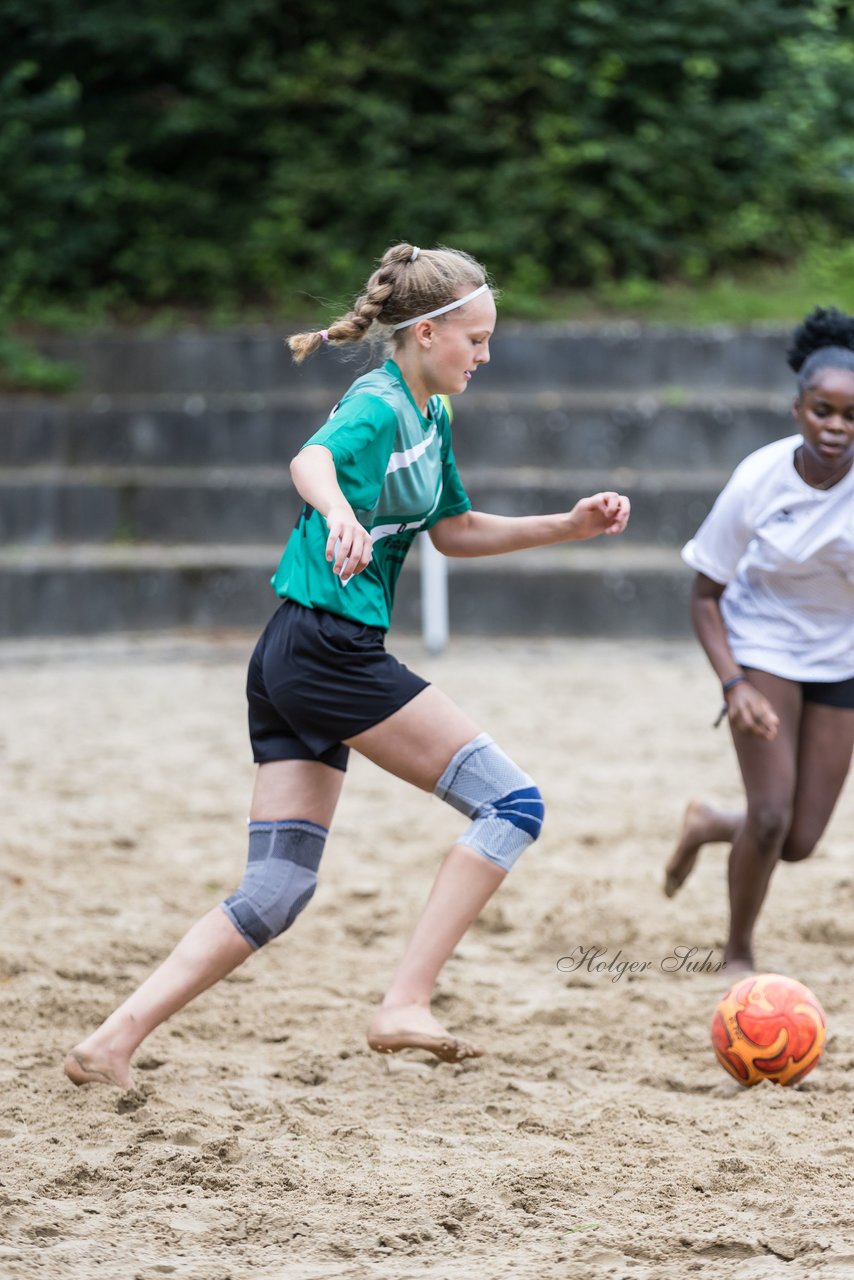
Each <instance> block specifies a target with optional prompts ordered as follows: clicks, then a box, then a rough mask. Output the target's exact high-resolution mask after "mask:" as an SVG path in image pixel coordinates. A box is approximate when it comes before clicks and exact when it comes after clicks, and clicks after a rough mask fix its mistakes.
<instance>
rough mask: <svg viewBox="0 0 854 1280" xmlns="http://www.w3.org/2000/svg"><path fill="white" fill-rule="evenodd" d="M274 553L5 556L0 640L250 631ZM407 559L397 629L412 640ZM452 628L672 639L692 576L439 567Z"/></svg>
mask: <svg viewBox="0 0 854 1280" xmlns="http://www.w3.org/2000/svg"><path fill="white" fill-rule="evenodd" d="M279 554H280V547H279V546H278V545H276V546H272V545H257V546H244V547H235V546H233V545H229V546H205V547H198V546H172V547H164V546H157V545H151V544H148V545H136V546H132V547H130V546H127V547H104V546H84V545H80V546H76V547H55V546H52V547H32V546H29V547H20V546H19V547H5V548H3V549H2V550H0V635H2V636H4V637H18V636H51V635H93V634H97V633H101V632H111V631H112V632H115V631H136V630H139V631H145V630H158V629H162V628H164V627H173V628H174V627H190V628H195V627H201V628H209V627H259V626H260V625H262V623H263V622H264V620H265V619H266V618H267V617H269V615H270V614H271V613H272V611H273V609H274V608H275V607H276V600H275V597H274V596H273V594H272V591H271V589H270V586H269V579H270V576H271V574H272V573H273V571H274V569H275V566H276V564H277V562H278V558H279ZM417 568H418V553H417V550H416V551H415V552H414V553H413V554H412V555H411V556H410V557H409V559H408V561H407V564H406V567H405V569H404V572H403V574H402V576H401V581H400V585H399V598H398V607H397V608H396V610H395V629H396V630H398V631H413V630H417V629H418V627H419V625H420V621H419V575H418V572H417ZM449 571H450V572H449V588H450V611H451V626H452V629H453V630H454V631H455V632H458V633H469V634H495V635H516V634H519V635H523V634H524V635H553V634H561V635H578V636H586V635H603V634H611V635H628V636H676V635H685V634H687V633H688V630H689V623H688V595H689V592H690V582H691V573H690V571H688V570H687V569H686V568H685V567H684V566H683V565H682V564H681V562H680V560H679V557H678V553H677V552H675V551H673V550H670V549H662V548H657V547H648V546H642V545H641V546H635V547H631V546H622V547H621V546H620V545H619V543H618V542H617V541H613V542H612V541H610V540H609V542H608V543H607V544H602V545H601V546H598V547H595V548H594V546H593V545H592V544H590V545H586V544H576V545H574V546H572V545H570V546H561V547H550V548H544V549H541V550H539V551H529V552H521V553H518V554H517V555H514V556H505V557H494V558H487V559H483V560H451V561H449Z"/></svg>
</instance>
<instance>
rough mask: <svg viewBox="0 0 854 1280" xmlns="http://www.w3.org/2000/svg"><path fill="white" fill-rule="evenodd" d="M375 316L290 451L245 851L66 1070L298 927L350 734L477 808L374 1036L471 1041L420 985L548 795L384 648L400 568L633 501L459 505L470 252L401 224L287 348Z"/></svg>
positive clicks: (479, 319)
mask: <svg viewBox="0 0 854 1280" xmlns="http://www.w3.org/2000/svg"><path fill="white" fill-rule="evenodd" d="M375 325H376V326H379V327H381V329H382V330H383V331H384V332H385V333H386V334H387V335H389V336H390V337H391V340H392V343H393V355H394V358H393V359H389V360H387V361H386V363H385V364H384V365H383V366H382V367H381V368H378V369H374V370H373V371H372V372H371V373H368V374H365V375H364V376H363V377H361V378H359V379H357V380H356V382H355V383H354V384H353V386H352V387H351V388H350V390H349V391H348V392H347V394H346V395H345V396H344V398H343V399H342V400H341V402H340V404H339V405H337V406H336V408H335V409H334V410H333V413H332V416H331V417H330V418H329V420H328V422H327V423H326V424H325V425H324V426H323V427H321V429H320V430H319V431H318V432H317V434H316V435H314V436H313V437H312V438H311V440H309V441H308V444H307V445H306V446H305V448H304V449H303V451H302V452H301V453H300V454H299V455H298V456H297V458H296V459H294V462H293V464H292V468H291V470H292V475H293V479H294V483H295V485H296V487H297V490H298V491H299V493H300V496H301V497H302V498H303V501H304V504H305V505H304V507H303V510H302V514H301V516H300V519H299V521H298V524H297V527H296V529H295V530H294V532H293V534H292V536H291V539H290V541H289V543H288V546H287V548H286V550H285V553H284V556H283V558H282V562H281V564H280V566H279V569H278V572H277V574H276V577H275V586H276V590H277V592H278V594H279V595H280V596H281V597H282V599H283V603H282V605H281V607H280V608H279V610H278V612H277V613H276V614H275V615H274V617H273V618H272V619H271V621H270V623H269V625H268V626H267V628H266V630H265V632H264V634H263V636H262V637H261V639H260V641H259V643H258V646H257V647H256V649H255V652H254V654H253V656H252V660H251V662H250V665H249V677H248V685H247V693H248V697H249V730H250V737H251V740H252V747H253V754H254V759H255V760H256V762H257V763H258V766H259V768H258V773H257V778H256V784H255V792H254V795H253V798H252V807H251V812H250V826H249V860H248V864H247V868H246V873H245V875H244V877H243V880H242V881H241V884H240V886H239V887H238V889H237V890H236V891H235V893H233V894H232V895H231V896H230V897H229V898H228V899H226V901H225V902H223V903H221V904H220V905H219V906H217V907H214V908H213V909H212V910H211V911H209V912H208V914H207V915H205V916H204V917H203V918H202V919H201V920H199V921H198V922H197V923H196V924H195V925H194V926H193V927H192V928H191V929H190V931H189V932H188V933H187V934H186V935H185V937H184V938H183V939H182V940H181V941H180V942H179V943H178V945H177V947H176V948H175V950H174V951H173V952H172V954H171V955H170V956H169V957H168V958H167V959H166V960H165V961H164V963H163V964H162V965H161V967H160V968H159V969H158V970H157V971H156V972H155V973H153V974H152V975H151V977H149V978H148V979H147V980H146V981H145V982H144V983H143V984H142V986H141V987H140V988H139V989H138V990H137V991H136V992H134V993H133V995H131V996H130V997H129V998H128V999H127V1000H126V1001H125V1003H124V1004H123V1005H122V1006H121V1007H120V1008H119V1009H117V1010H116V1011H115V1012H114V1013H112V1014H111V1015H110V1017H109V1018H107V1020H106V1022H105V1023H104V1024H103V1025H102V1026H101V1027H99V1028H98V1030H97V1031H95V1032H94V1033H93V1034H92V1035H90V1036H89V1037H88V1038H87V1039H85V1040H83V1041H82V1042H81V1043H80V1044H78V1045H77V1046H76V1047H75V1048H74V1049H73V1050H72V1051H71V1053H69V1055H68V1057H67V1058H66V1060H65V1070H66V1073H67V1075H68V1076H69V1078H70V1079H71V1080H72V1081H73V1082H74V1083H75V1084H89V1083H92V1082H96V1081H102V1082H104V1083H109V1084H114V1085H118V1086H120V1087H127V1086H128V1085H129V1083H130V1069H129V1064H130V1059H131V1055H132V1054H133V1053H134V1051H135V1050H136V1048H137V1047H138V1046H139V1045H140V1044H141V1042H142V1040H143V1039H144V1038H145V1036H147V1035H148V1034H149V1033H150V1032H151V1031H153V1030H154V1028H155V1027H157V1026H158V1025H159V1024H160V1023H161V1022H163V1021H164V1019H166V1018H168V1017H170V1016H171V1015H172V1014H173V1013H175V1012H176V1011H177V1010H178V1009H180V1008H182V1006H183V1005H185V1004H186V1003H187V1002H188V1001H189V1000H191V999H193V997H195V996H197V995H198V994H199V993H200V992H202V991H204V990H206V989H207V988H208V987H210V986H212V985H213V984H214V983H215V982H217V981H218V980H219V979H220V978H223V977H225V975H226V974H227V973H229V972H231V970H232V969H234V968H236V967H237V965H239V964H241V963H242V962H243V961H244V960H246V959H247V958H248V957H249V956H250V955H251V954H252V953H253V951H256V950H257V949H258V948H259V947H261V946H263V945H264V944H265V943H267V942H268V941H270V940H271V939H272V938H274V937H276V936H277V935H278V934H280V933H282V932H283V931H284V930H286V929H288V928H289V927H290V925H291V924H292V923H293V922H294V920H295V919H296V917H297V916H298V915H299V913H300V911H301V910H302V909H303V908H304V907H305V905H306V904H307V902H308V901H309V899H310V898H311V896H312V894H313V893H314V889H315V885H316V883H317V872H318V867H319V864H320V858H321V854H322V852H323V846H324V842H325V839H326V836H327V834H328V829H329V827H330V825H331V822H332V818H333V815H334V812H335V806H336V804H337V801H338V797H339V794H340V792H341V787H342V784H343V782H344V770H345V769H346V765H347V755H348V752H349V750H350V749H351V748H352V749H354V750H356V751H359V752H360V753H361V754H362V755H365V756H367V757H368V758H369V759H370V760H373V761H374V762H375V763H376V764H378V765H380V766H381V767H382V768H384V769H387V770H388V771H389V772H391V773H394V774H397V775H398V776H399V777H401V778H403V779H404V780H405V781H407V782H410V783H413V784H414V785H415V786H417V787H421V788H423V789H424V790H427V791H433V792H435V794H436V795H438V796H439V797H440V798H441V799H443V800H446V801H447V802H448V803H449V804H451V805H453V806H454V807H455V808H456V809H458V810H460V811H461V812H462V813H463V814H465V815H466V817H467V818H468V819H469V820H470V825H469V826H468V828H467V830H466V831H465V832H464V833H463V834H462V835H461V837H460V839H459V842H458V843H457V844H455V845H454V847H453V848H452V849H451V851H450V852H449V854H448V855H447V857H446V859H445V861H444V862H443V864H442V866H441V868H440V870H439V873H438V876H437V878H436V881H435V883H434V885H433V888H432V891H431V893H430V896H429V898H428V900H427V903H426V905H425V907H424V910H423V912H422V915H421V918H420V919H419V921H418V923H417V924H416V927H415V931H414V933H413V936H412V938H411V940H410V942H409V945H408V947H407V948H406V950H405V952H404V955H403V958H402V960H401V962H400V964H399V966H398V968H397V971H396V973H395V974H394V976H393V978H392V980H391V985H390V987H389V989H388V991H387V992H386V996H385V999H384V1000H383V1002H382V1005H381V1007H380V1008H379V1009H378V1010H377V1011H376V1012H375V1014H374V1016H373V1018H372V1020H371V1023H370V1026H369V1028H368V1043H369V1044H370V1045H371V1047H372V1048H373V1049H375V1050H377V1051H378V1052H381V1053H392V1052H395V1051H397V1050H398V1049H404V1048H408V1047H416V1048H422V1049H426V1050H428V1051H430V1052H432V1053H434V1054H436V1055H437V1056H438V1057H440V1058H443V1059H446V1060H448V1061H457V1060H459V1059H462V1058H466V1057H471V1056H475V1055H477V1054H479V1053H480V1050H478V1049H475V1048H473V1047H472V1046H471V1045H469V1044H467V1043H465V1042H464V1041H461V1040H458V1039H457V1038H456V1037H455V1036H453V1035H451V1034H450V1033H449V1032H448V1031H446V1030H445V1028H444V1027H443V1026H442V1025H441V1023H440V1022H438V1021H437V1019H436V1018H434V1016H433V1014H432V1013H431V1010H430V1001H431V996H432V992H433V987H434V985H435V982H436V979H437V977H438V975H439V972H440V970H441V969H442V966H443V965H444V963H445V961H446V960H447V959H448V957H449V956H450V954H451V952H452V951H453V949H454V947H455V946H456V944H457V943H458V941H459V940H460V938H461V937H462V935H463V934H464V932H465V931H466V929H467V928H468V926H469V925H470V924H471V922H472V921H473V920H474V919H475V917H476V916H477V915H478V913H479V912H480V910H481V908H482V907H483V906H484V904H485V903H486V901H487V900H488V899H489V897H490V896H491V894H492V893H493V892H494V891H495V890H496V889H497V888H498V886H499V885H500V884H501V882H502V881H503V880H504V878H505V876H506V875H507V872H508V871H509V870H510V868H511V867H512V866H513V864H514V862H515V861H516V859H517V858H518V857H519V856H520V854H521V853H523V852H524V850H525V849H526V848H527V847H528V846H529V845H530V844H531V842H532V841H533V840H535V839H536V837H537V835H538V834H539V831H540V826H541V824H542V819H543V802H542V798H541V796H540V794H539V791H538V790H537V788H536V786H535V784H534V782H533V781H532V779H531V778H530V777H528V775H527V774H526V773H525V772H524V771H523V770H522V769H520V768H519V766H518V765H516V764H515V763H514V762H513V761H512V760H511V759H510V758H509V757H508V756H506V755H505V754H504V752H503V751H501V749H500V748H499V747H498V746H497V745H496V744H495V743H494V742H493V741H492V739H491V738H490V737H489V736H488V735H487V734H485V733H481V732H480V730H479V728H478V726H477V725H476V724H475V723H474V721H473V720H471V719H470V717H469V716H467V715H466V714H465V712H463V711H461V710H460V709H459V707H457V706H456V705H455V704H454V703H453V702H452V701H451V699H450V698H448V697H446V696H445V695H444V694H443V693H441V692H440V691H439V690H438V689H436V688H435V687H432V686H429V685H428V684H427V682H426V681H424V680H422V679H421V678H420V677H419V676H417V675H415V674H414V673H413V672H411V671H408V670H407V669H406V667H404V666H402V665H401V664H400V663H399V662H397V660H396V659H395V658H393V657H392V656H391V654H389V653H387V652H386V650H385V647H384V643H383V641H384V637H385V632H386V630H387V628H388V625H389V618H390V612H391V606H392V602H393V599H394V590H395V584H396V581H397V577H398V574H399V572H400V568H401V565H402V563H403V559H404V557H405V555H406V553H407V551H408V549H409V547H410V545H411V543H412V541H413V539H414V538H415V536H416V534H417V533H418V531H419V530H421V529H428V530H429V531H430V536H431V538H432V540H433V542H434V543H435V545H436V547H437V548H438V549H439V551H442V552H444V553H445V554H446V555H451V556H486V555H498V554H499V553H502V552H505V551H518V550H521V549H522V548H525V547H539V546H545V545H547V544H550V543H558V542H567V541H573V540H577V539H583V538H592V537H595V536H596V535H598V534H603V533H604V534H618V533H621V532H622V530H623V529H624V528H625V525H626V521H627V520H628V515H629V504H628V501H627V499H626V498H624V497H621V496H620V495H619V494H616V493H599V494H595V495H593V496H592V497H590V498H584V499H582V500H581V501H580V502H578V503H577V504H576V505H575V507H574V508H573V509H572V511H569V512H564V513H559V514H555V515H547V516H525V517H518V518H516V517H501V516H494V515H486V514H484V513H482V512H475V511H472V510H471V509H470V508H471V504H470V502H469V500H468V498H467V496H466V493H465V490H464V489H463V486H462V484H461V482H460V478H459V476H458V474H457V469H456V466H455V464H454V455H453V450H452V448H451V434H450V424H449V421H448V416H447V413H446V412H445V409H444V407H443V406H442V404H441V401H440V396H441V395H443V394H444V395H455V394H458V393H459V392H461V391H464V390H465V388H466V386H467V385H468V383H469V382H470V380H471V378H472V377H473V376H474V374H475V373H476V372H477V370H478V369H480V368H481V366H483V365H485V364H486V363H487V362H488V360H489V339H490V337H491V336H492V331H493V329H494V327H495V302H494V299H493V296H492V292H491V289H490V286H489V284H488V282H487V279H486V275H485V273H484V270H483V268H482V267H481V266H480V265H479V264H478V263H477V262H475V261H474V260H473V259H472V258H470V257H469V256H468V255H467V254H464V253H459V252H456V251H454V250H450V249H432V250H420V249H418V248H417V246H413V245H395V246H394V247H392V248H391V249H389V250H388V251H387V253H386V254H385V256H384V258H383V260H382V262H381V263H380V266H379V268H378V270H377V271H376V272H374V274H373V275H372V276H371V278H370V279H369V280H368V283H367V285H366V288H365V291H364V293H363V295H362V296H361V297H360V298H359V299H358V300H357V302H356V303H355V305H354V308H353V310H352V311H350V312H348V314H347V315H345V316H343V317H342V318H341V319H340V320H338V321H336V322H335V323H334V324H332V325H330V326H329V329H328V330H319V331H317V332H316V333H310V334H299V335H297V336H296V337H294V338H292V339H291V340H290V345H291V349H292V351H293V352H294V355H295V357H296V359H297V360H302V359H303V358H304V357H305V356H306V355H308V354H310V353H311V352H312V351H315V350H317V349H318V348H319V347H320V346H321V345H322V344H323V343H324V342H333V343H349V342H358V341H360V340H361V339H362V338H364V337H365V336H366V335H367V334H368V333H369V332H370V331H372V330H373V328H374V326H375Z"/></svg>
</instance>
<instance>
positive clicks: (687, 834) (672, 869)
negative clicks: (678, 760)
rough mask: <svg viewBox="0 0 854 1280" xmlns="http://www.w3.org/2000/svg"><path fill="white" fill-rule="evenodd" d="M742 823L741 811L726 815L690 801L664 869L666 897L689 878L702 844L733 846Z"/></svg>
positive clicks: (742, 815)
mask: <svg viewBox="0 0 854 1280" xmlns="http://www.w3.org/2000/svg"><path fill="white" fill-rule="evenodd" d="M743 822H744V813H743V812H742V813H725V812H724V811H723V810H721V809H713V808H712V806H711V805H710V804H705V803H704V802H703V801H702V800H689V802H688V805H687V808H686V809H685V816H684V818H683V819H682V832H681V834H680V836H679V842H678V844H677V845H676V848H675V849H674V851H673V854H672V856H671V858H670V861H669V862H668V864H667V866H666V867H665V870H664V892H665V894H666V895H667V897H668V898H672V897H673V895H674V894H675V893H676V892H677V891H678V890H679V889H681V887H682V885H683V884H684V883H685V881H686V880H687V879H688V877H689V875H690V874H691V872H692V871H693V870H694V866H695V864H696V862H697V857H698V855H699V852H700V850H701V849H702V847H703V845H704V844H732V842H733V840H734V839H735V836H736V832H737V831H738V829H739V827H740V826H741V825H742V823H743Z"/></svg>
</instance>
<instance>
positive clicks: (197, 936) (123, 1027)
mask: <svg viewBox="0 0 854 1280" xmlns="http://www.w3.org/2000/svg"><path fill="white" fill-rule="evenodd" d="M343 781H344V775H343V773H341V771H340V770H338V769H331V768H329V767H328V766H327V765H324V764H316V763H314V762H310V761H306V760H283V761H279V762H276V763H274V764H265V765H261V766H260V767H259V769H258V773H257V776H256V781H255V793H254V795H253V798H252V808H251V811H250V818H251V820H252V821H255V822H261V821H265V820H266V821H285V820H287V819H288V818H303V819H307V820H308V821H310V822H316V823H319V824H320V825H321V826H324V827H328V826H329V825H330V824H331V822H332V817H333V814H334V812H335V805H336V804H337V801H338V797H339V795H340V793H341V787H342V784H343ZM251 954H252V948H251V947H250V945H249V943H248V942H246V940H245V939H244V938H243V937H242V935H241V934H240V933H239V932H238V931H237V929H235V927H234V925H233V924H232V923H231V921H230V920H229V919H228V917H227V916H226V915H225V914H224V912H222V911H221V910H220V909H219V907H214V908H213V910H211V911H209V912H208V913H207V915H205V916H203V917H202V919H201V920H199V921H197V922H196V924H194V925H193V926H192V928H191V929H190V930H189V931H188V932H187V933H186V934H185V935H184V937H183V938H182V939H181V941H180V942H179V943H178V945H177V946H176V947H175V950H174V951H173V952H172V953H171V955H169V956H168V957H167V959H166V960H164V962H163V964H162V965H160V967H159V968H158V969H156V970H155V972H154V973H152V974H151V975H150V977H148V978H146V980H145V981H144V982H143V984H142V986H140V987H138V988H137V990H136V991H135V992H134V993H133V994H132V995H131V996H129V997H128V999H127V1000H125V1002H124V1004H122V1005H120V1007H119V1008H118V1009H116V1010H115V1012H113V1013H111V1014H110V1016H109V1017H108V1018H107V1020H106V1021H105V1022H104V1023H102V1025H101V1026H100V1027H99V1028H98V1029H97V1031H94V1032H93V1033H92V1035H90V1036H88V1037H87V1038H86V1039H85V1040H82V1041H81V1042H80V1043H79V1044H78V1045H76V1046H75V1047H74V1048H73V1049H72V1050H71V1052H70V1053H69V1054H68V1056H67V1057H66V1059H65V1064H64V1066H65V1074H66V1075H67V1076H68V1078H69V1079H70V1080H71V1081H73V1083H74V1084H94V1083H102V1084H113V1085H117V1086H118V1087H119V1088H122V1089H127V1088H130V1086H131V1083H132V1082H131V1075H130V1059H131V1056H132V1054H133V1053H134V1052H135V1050H136V1049H137V1048H138V1047H139V1045H140V1044H141V1043H142V1041H143V1040H144V1039H145V1037H146V1036H147V1035H149V1033H150V1032H152V1031H153V1030H154V1029H155V1027H158V1026H160V1024H161V1023H162V1022H165V1021H166V1019H167V1018H170V1017H171V1016H172V1014H173V1013H177V1011H178V1010H179V1009H182V1008H183V1007H184V1005H185V1004H187V1003H189V1001H190V1000H192V999H194V998H195V997H196V996H197V995H200V994H201V992H203V991H207V989H208V988H209V987H212V986H213V985H214V983H216V982H219V981H220V979H221V978H224V977H225V976H226V975H227V974H229V973H231V972H232V970H233V969H236V968H237V966H238V965H240V964H242V963H243V961H244V960H246V959H247V958H248V957H249V956H250V955H251Z"/></svg>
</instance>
